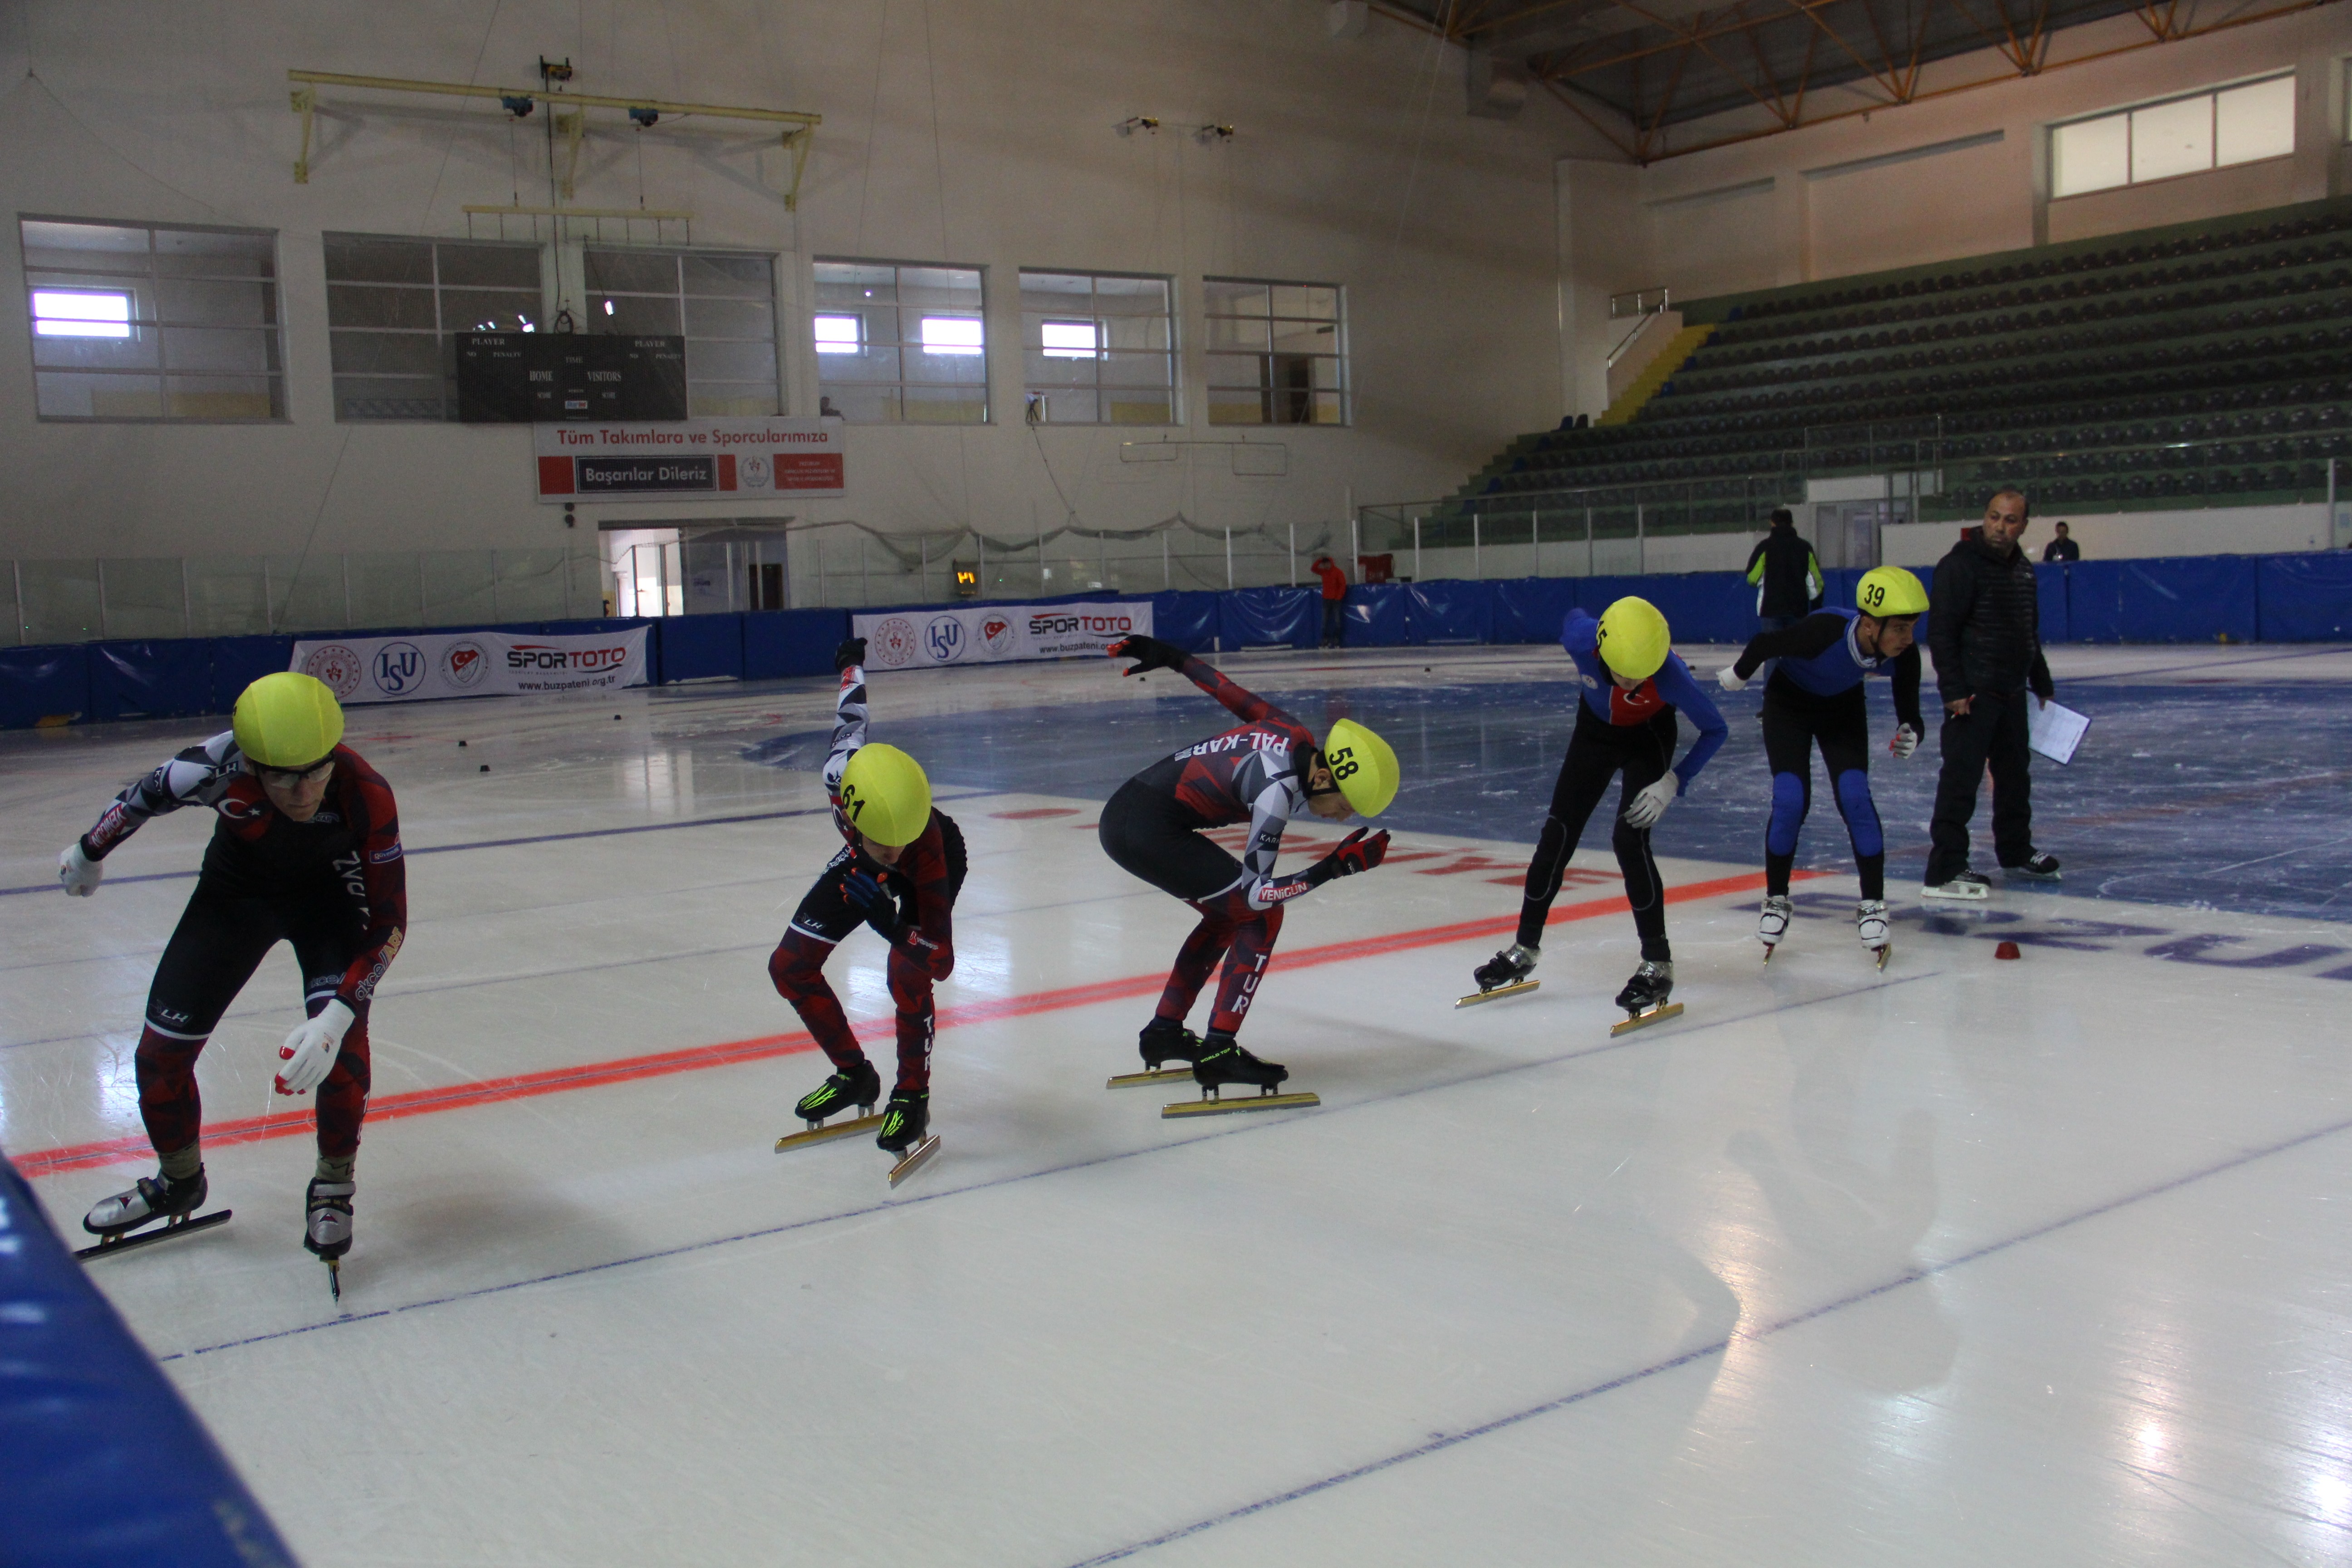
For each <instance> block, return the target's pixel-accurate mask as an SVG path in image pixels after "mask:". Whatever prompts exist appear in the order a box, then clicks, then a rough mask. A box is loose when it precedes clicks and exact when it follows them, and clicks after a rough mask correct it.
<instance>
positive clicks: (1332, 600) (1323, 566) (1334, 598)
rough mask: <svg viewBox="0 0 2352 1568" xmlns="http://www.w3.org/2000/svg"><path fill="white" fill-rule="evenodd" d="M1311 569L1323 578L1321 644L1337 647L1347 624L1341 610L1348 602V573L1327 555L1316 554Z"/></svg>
mask: <svg viewBox="0 0 2352 1568" xmlns="http://www.w3.org/2000/svg"><path fill="white" fill-rule="evenodd" d="M1294 559H1296V558H1295V557H1294ZM1313 569H1314V572H1315V574H1316V575H1317V576H1318V577H1320V578H1322V579H1323V646H1324V647H1339V642H1340V637H1341V634H1342V633H1343V631H1344V630H1345V628H1346V626H1347V616H1345V615H1344V614H1343V613H1342V612H1343V610H1344V609H1345V606H1346V605H1347V603H1348V574H1346V573H1345V572H1342V571H1340V570H1339V563H1337V562H1335V561H1333V560H1332V559H1331V558H1330V557H1329V556H1328V555H1318V556H1317V557H1316V558H1315V564H1314V568H1313Z"/></svg>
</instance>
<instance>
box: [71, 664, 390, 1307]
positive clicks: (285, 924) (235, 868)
mask: <svg viewBox="0 0 2352 1568" xmlns="http://www.w3.org/2000/svg"><path fill="white" fill-rule="evenodd" d="M342 735H343V714H342V710H341V707H340V706H338V705H337V703H336V701H335V695H334V693H333V692H332V691H331V690H329V689H327V687H326V686H325V685H324V684H323V683H322V682H320V681H318V680H315V679H312V678H310V676H307V675H300V674H297V673H295V672H293V671H291V670H288V671H282V672H280V673H278V674H276V675H265V676H263V677H262V678H261V679H259V680H257V681H255V682H254V683H253V684H252V685H251V686H248V687H247V688H246V689H245V692H244V694H243V695H242V696H240V697H239V698H238V699H237V700H236V715H235V718H234V721H233V723H232V727H231V729H230V730H229V731H227V732H226V734H220V735H215V736H214V737H213V738H212V739H211V740H209V741H206V742H204V743H203V744H202V745H198V746H191V747H189V748H188V749H187V750H186V751H184V752H181V753H180V754H179V755H178V756H176V757H173V759H172V760H171V761H170V762H168V763H164V764H163V766H162V767H159V768H157V769H156V770H155V771H154V772H153V773H149V774H148V775H147V776H146V777H145V778H143V779H141V780H140V781H139V782H138V783H136V784H132V785H131V787H130V788H129V789H126V790H124V791H123V792H122V794H121V795H120V796H119V797H117V799H116V800H115V802H114V804H113V805H110V806H109V807H107V809H106V813H105V815H104V816H100V818H99V819H98V826H95V827H92V828H91V829H90V830H89V832H88V833H86V834H84V835H82V837H80V838H79V840H78V841H76V842H75V843H74V845H73V846H72V847H70V848H68V849H67V850H66V852H65V853H64V855H62V856H61V857H59V858H58V878H59V879H60V880H61V881H63V882H64V884H65V889H66V891H67V892H68V893H70V894H73V895H74V896H76V897H78V898H88V897H89V895H90V894H91V893H92V892H94V891H96V890H97V889H98V885H99V881H100V878H101V877H103V876H104V874H105V872H104V869H103V864H102V863H103V862H104V861H105V859H106V858H107V856H108V855H109V854H110V853H111V852H112V851H113V850H114V849H115V848H116V847H119V846H120V845H121V842H122V841H123V840H124V839H126V838H128V837H131V834H133V833H135V832H137V831H138V830H139V826H140V825H141V824H142V823H144V822H145V821H146V820H147V819H148V818H150V817H152V816H163V814H164V813H166V812H171V811H177V810H178V809H179V808H180V807H182V806H184V805H205V806H210V807H211V808H212V809H213V811H214V813H215V816H216V820H215V823H214V826H213V838H212V843H211V844H210V845H209V846H208V847H206V848H205V860H204V869H203V871H202V872H201V873H199V874H198V876H197V878H196V890H195V892H194V894H192V895H190V897H189V899H188V907H187V910H186V911H185V912H184V913H183V914H182V915H181V916H180V923H179V926H178V928H177V929H176V930H174V931H173V932H172V940H171V941H170V942H167V943H165V944H164V947H163V958H162V960H161V961H160V962H158V963H157V964H156V965H155V979H154V984H153V985H152V987H151V988H150V990H149V991H148V994H147V1016H146V1027H145V1028H144V1029H143V1030H142V1031H141V1033H140V1036H139V1048H138V1056H137V1063H138V1074H139V1113H140V1116H141V1117H142V1120H144V1121H145V1122H146V1125H147V1137H148V1141H149V1142H152V1144H153V1145H154V1146H155V1152H156V1155H157V1158H158V1159H159V1160H160V1161H161V1163H162V1165H163V1169H162V1170H161V1171H160V1172H159V1173H157V1174H156V1175H155V1176H154V1177H152V1178H148V1177H142V1178H140V1181H139V1184H138V1185H136V1186H134V1187H132V1188H131V1190H130V1191H129V1192H126V1193H119V1194H116V1195H115V1196H113V1197H110V1198H108V1199H107V1200H106V1201H105V1202H103V1203H101V1204H100V1205H98V1206H97V1207H96V1208H94V1209H92V1210H90V1211H89V1217H87V1218H86V1219H84V1220H83V1221H82V1226H83V1227H84V1228H85V1229H87V1230H89V1231H90V1232H92V1233H93V1234H95V1235H97V1236H99V1237H108V1238H111V1237H121V1236H122V1235H124V1234H126V1233H128V1232H130V1231H131V1230H134V1229H136V1228H137V1227H139V1226H142V1225H145V1224H147V1223H149V1222H150V1221H152V1220H157V1219H161V1220H163V1221H165V1222H166V1223H167V1224H169V1223H174V1222H177V1221H179V1220H182V1219H184V1218H185V1216H186V1215H189V1214H190V1213H191V1212H193V1211H194V1209H196V1208H197V1207H198V1206H199V1205H202V1204H203V1203H204V1201H205V1166H204V1156H203V1151H202V1149H201V1148H200V1147H199V1144H198V1138H197V1133H198V1130H199V1127H200V1125H201V1121H202V1107H201V1106H200V1105H199V1103H198V1101H197V1096H196V1057H197V1055H198V1054H199V1053H200V1052H202V1051H203V1050H204V1048H205V1040H206V1039H207V1038H209V1037H211V1035H212V1032H213V1029H214V1027H215V1026H216V1025H218V1024H219V1022H220V1018H221V1015H222V1014H223V1013H225V1012H226V1011H227V1010H228V1005H229V1003H230V1002H232V1001H234V1000H235V999H236V994H237V993H238V992H239V991H240V990H242V989H244V986H245V983H246V982H247V980H249V979H251V978H252V976H253V972H254V971H255V970H256V969H257V968H258V967H259V966H260V964H261V960H262V956H263V955H264V954H265V953H267V952H268V951H269V950H270V948H272V947H274V946H275V945H277V943H278V942H281V941H283V942H291V943H293V945H294V957H295V960H296V962H298V963H300V965H301V966H302V994H303V1004H304V1006H305V1008H306V1010H307V1011H308V1013H309V1020H308V1021H307V1022H306V1023H304V1024H303V1025H302V1026H300V1027H299V1028H297V1029H296V1030H295V1031H294V1032H293V1033H292V1034H291V1035H289V1036H288V1037H286V1044H285V1047H283V1048H282V1049H281V1050H279V1052H278V1056H279V1057H280V1058H283V1060H284V1063H285V1065H284V1066H282V1067H281V1068H278V1079H277V1085H276V1087H277V1089H278V1093H280V1094H301V1093H304V1092H306V1091H308V1090H310V1089H317V1090H318V1091H319V1099H318V1129H319V1134H318V1136H319V1163H318V1169H317V1173H316V1174H315V1175H314V1176H313V1177H312V1179H311V1182H310V1189H309V1192H308V1194H307V1195H306V1198H305V1208H306V1210H307V1213H306V1216H305V1219H304V1228H303V1237H302V1244H303V1246H305V1247H309V1248H310V1251H312V1252H313V1253H316V1254H317V1255H318V1256H319V1257H320V1258H325V1259H327V1260H328V1262H329V1263H330V1264H333V1263H334V1262H335V1260H337V1259H339V1258H341V1257H342V1256H343V1255H344V1254H345V1253H346V1252H349V1251H350V1250H351V1246H352V1195H353V1193H354V1191H355V1185H354V1174H353V1173H354V1167H355V1165H356V1163H357V1162H358V1158H359V1146H360V1121H361V1119H362V1117H363V1116H364V1115H365V1114H366V1111H367V1095H368V1008H369V1002H370V1000H371V998H373V996H374V994H375V988H376V985H377V984H378V983H379V982H380V981H382V980H383V973H384V970H385V968H386V966H388V965H389V964H390V963H392V960H393V955H394V954H395V953H397V952H399V951H400V943H401V937H402V932H403V930H404V927H405V926H406V924H407V922H408V896H407V880H406V877H405V875H404V866H403V865H402V862H401V850H400V818H399V811H398V808H397V806H396V805H394V801H393V797H392V790H391V787H390V786H389V785H387V784H385V783H384V782H383V777H382V776H381V775H380V774H378V773H376V771H375V770H374V769H373V768H372V767H370V766H368V765H367V763H365V762H363V761H362V760H361V758H360V755H359V753H358V752H354V751H352V749H351V748H350V747H348V746H345V745H342V744H341V743H340V742H341V740H342ZM338 1284H339V1285H340V1282H338ZM340 1293H341V1292H340V1289H338V1294H340Z"/></svg>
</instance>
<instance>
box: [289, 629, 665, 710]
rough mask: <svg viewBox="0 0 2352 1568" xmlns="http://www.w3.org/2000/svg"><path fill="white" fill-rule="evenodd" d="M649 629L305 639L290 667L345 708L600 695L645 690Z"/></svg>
mask: <svg viewBox="0 0 2352 1568" xmlns="http://www.w3.org/2000/svg"><path fill="white" fill-rule="evenodd" d="M289 668H294V669H299V670H300V671H301V672H302V673H303V674H305V675H315V676H317V677H318V678H319V679H320V680H323V681H325V682H326V683H327V684H328V685H329V686H330V687H331V688H332V689H334V693H335V695H336V697H337V698H339V699H340V700H342V701H344V702H413V701H415V700H418V699H420V698H426V697H488V696H493V695H505V696H511V695H514V694H517V693H520V692H526V691H601V690H607V689H612V688H614V687H621V686H643V685H644V684H645V683H646V627H644V626H630V627H628V628H627V629H625V630H623V631H614V632H600V633H596V634H593V635H591V636H586V637H580V636H565V637H520V636H516V635H514V634H512V633H509V632H448V633H437V632H420V633H417V634H415V636H412V637H319V638H306V639H303V640H301V641H299V642H297V643H296V644H295V645H294V662H293V664H292V665H291V666H290V667H289Z"/></svg>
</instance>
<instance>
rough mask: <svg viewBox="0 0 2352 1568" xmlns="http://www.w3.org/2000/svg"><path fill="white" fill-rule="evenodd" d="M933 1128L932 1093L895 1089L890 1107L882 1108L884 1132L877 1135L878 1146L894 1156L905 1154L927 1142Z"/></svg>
mask: <svg viewBox="0 0 2352 1568" xmlns="http://www.w3.org/2000/svg"><path fill="white" fill-rule="evenodd" d="M930 1126H931V1091H930V1090H929V1089H893V1090H891V1091H890V1103H889V1104H888V1105H886V1106H884V1107H883V1108H882V1131H880V1132H879V1133H878V1134H877V1135H876V1137H875V1139H874V1146H875V1147H876V1148H877V1149H881V1150H884V1151H886V1152H889V1153H892V1154H903V1153H905V1152H907V1151H908V1150H909V1149H911V1148H913V1147H914V1146H915V1145H916V1144H918V1143H919V1142H922V1141H923V1134H924V1133H925V1132H928V1131H930Z"/></svg>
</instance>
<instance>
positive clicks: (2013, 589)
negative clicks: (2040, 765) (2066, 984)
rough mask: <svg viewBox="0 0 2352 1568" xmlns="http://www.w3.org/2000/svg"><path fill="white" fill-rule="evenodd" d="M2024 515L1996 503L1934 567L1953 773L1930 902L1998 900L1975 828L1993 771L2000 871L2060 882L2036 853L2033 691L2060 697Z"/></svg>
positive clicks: (1933, 620) (1999, 499) (1925, 891)
mask: <svg viewBox="0 0 2352 1568" xmlns="http://www.w3.org/2000/svg"><path fill="white" fill-rule="evenodd" d="M2025 514H2026V506H2025V496H2024V494H2023V493H2022V492H2021V491H2018V490H2002V491H2001V492H2000V494H1998V495H1996V496H1994V497H1993V498H1992V500H1990V502H1989V503H1987V505H1986V507H1985V518H1984V525H1983V526H1982V527H1981V528H1979V529H1977V530H1975V531H1973V532H1972V533H1971V534H1969V535H1968V536H1966V537H1963V538H1962V539H1961V541H1960V542H1958V544H1955V545H1953V546H1952V548H1951V551H1950V552H1949V553H1948V554H1947V555H1946V556H1945V557H1944V558H1943V560H1941V561H1939V562H1937V563H1936V580H1935V583H1934V585H1933V586H1932V587H1931V588H1930V589H1929V590H1928V597H1927V647H1928V649H1929V651H1930V652H1932V653H1933V654H1934V655H1935V656H1936V685H1937V689H1938V691H1939V692H1940V694H1941V695H1942V697H1943V700H1944V714H1945V718H1944V734H1943V750H1944V767H1943V772H1942V773H1941V774H1940V775H1939V776H1938V777H1937V781H1936V809H1935V813H1934V815H1933V816H1932V817H1931V818H1930V820H1929V824H1928V838H1929V841H1930V843H1931V846H1932V847H1930V848H1929V850H1928V852H1927V877H1926V879H1925V882H1924V885H1923V886H1922V887H1921V888H1920V889H1919V893H1920V896H1921V897H1922V898H1928V899H1963V900H1981V899H1984V898H1986V897H1989V896H1990V893H1991V890H1992V888H1991V883H1990V882H1989V881H1988V880H1987V879H1985V878H1983V877H1981V876H1979V875H1978V874H1977V873H1976V872H1974V871H1971V870H1969V818H1970V817H1971V816H1975V815H1976V809H1977V786H1978V784H1979V783H1980V782H1981V781H1982V780H1983V778H1984V774H1985V767H1986V764H1987V763H1990V764H1991V767H1992V843H1993V853H1994V854H1995V855H1996V856H1997V857H1998V858H1999V859H2000V865H2001V868H2002V869H2004V870H2006V871H2009V872H2011V873H2013V874H2015V875H2019V876H2026V877H2037V878H2042V879H2053V880H2054V879H2056V877H2057V875H2058V858H2057V857H2056V856H2054V855H2044V854H2042V853H2041V852H2039V851H2038V850H2036V849H2035V848H2034V847H2033V797H2032V775H2031V773H2029V772H2028V765H2029V764H2028V757H2029V753H2028V752H2027V751H2026V719H2027V712H2026V706H2025V693H2026V690H2027V689H2028V688H2029V687H2030V688H2032V691H2033V694H2034V695H2035V696H2036V697H2039V698H2041V699H2042V700H2043V701H2044V702H2047V701H2049V700H2050V699H2051V697H2052V695H2053V688H2052V686H2051V683H2050V666H2049V663H2048V662H2047V661H2046V660H2045V659H2043V658H2042V633H2041V628H2040V615H2041V609H2040V605H2039V603H2038V602H2037V600H2036V598H2035V596H2034V591H2033V563H2032V562H2031V561H2029V560H2027V559H2026V556H2025V552H2023V551H2021V550H2020V549H2019V548H2018V547H2017V542H2018V539H2019V537H2020V536H2021V535H2022V534H2023V533H2024V532H2025Z"/></svg>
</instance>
